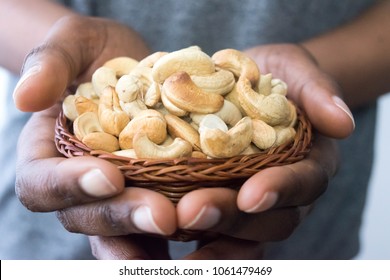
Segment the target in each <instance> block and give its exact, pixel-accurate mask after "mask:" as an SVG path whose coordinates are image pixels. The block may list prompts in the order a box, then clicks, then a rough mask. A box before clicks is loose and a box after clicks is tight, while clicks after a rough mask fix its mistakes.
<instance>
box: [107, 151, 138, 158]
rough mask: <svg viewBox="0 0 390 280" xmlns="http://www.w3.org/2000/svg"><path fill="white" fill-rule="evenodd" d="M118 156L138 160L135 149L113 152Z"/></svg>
mask: <svg viewBox="0 0 390 280" xmlns="http://www.w3.org/2000/svg"><path fill="white" fill-rule="evenodd" d="M112 153H113V154H114V155H116V156H121V157H128V158H137V155H136V154H135V151H134V149H126V150H118V151H114V152H112Z"/></svg>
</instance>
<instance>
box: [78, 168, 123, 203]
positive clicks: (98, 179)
mask: <svg viewBox="0 0 390 280" xmlns="http://www.w3.org/2000/svg"><path fill="white" fill-rule="evenodd" d="M79 184H80V187H81V189H82V190H83V191H84V192H85V193H86V194H88V195H91V196H94V197H105V196H109V195H113V194H115V193H116V192H117V189H116V188H115V186H114V185H113V184H112V183H111V182H110V181H109V180H108V179H107V177H106V176H105V175H104V174H103V172H102V171H101V170H100V169H92V170H90V171H88V172H87V173H85V174H84V175H83V176H82V177H80V179H79Z"/></svg>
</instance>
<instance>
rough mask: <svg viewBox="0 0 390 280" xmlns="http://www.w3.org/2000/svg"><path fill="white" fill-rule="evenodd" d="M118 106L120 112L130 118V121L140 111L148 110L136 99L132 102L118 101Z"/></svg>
mask: <svg viewBox="0 0 390 280" xmlns="http://www.w3.org/2000/svg"><path fill="white" fill-rule="evenodd" d="M119 104H120V106H121V108H122V110H123V111H124V112H126V114H127V115H128V116H129V117H130V119H134V118H135V116H136V115H138V114H139V113H140V112H141V111H143V110H147V109H148V107H146V105H145V104H144V102H143V101H142V100H141V99H138V98H137V99H136V100H134V101H132V102H123V101H119Z"/></svg>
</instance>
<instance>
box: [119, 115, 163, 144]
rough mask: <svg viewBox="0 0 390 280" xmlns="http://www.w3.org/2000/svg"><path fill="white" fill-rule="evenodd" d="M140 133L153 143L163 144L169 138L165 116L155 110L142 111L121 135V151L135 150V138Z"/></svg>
mask: <svg viewBox="0 0 390 280" xmlns="http://www.w3.org/2000/svg"><path fill="white" fill-rule="evenodd" d="M138 132H143V133H145V134H146V135H147V136H148V138H149V139H150V140H151V141H152V142H154V143H156V144H161V143H162V142H163V141H164V140H165V139H166V137H167V123H166V121H165V118H164V116H163V115H162V114H161V113H160V112H158V111H156V110H153V109H147V110H142V111H140V112H139V114H138V115H136V116H135V117H134V118H133V119H132V120H131V121H130V122H129V123H128V124H127V126H126V127H125V128H124V129H123V130H122V132H121V133H120V134H119V145H120V147H121V149H131V148H133V138H134V135H135V134H136V133H138Z"/></svg>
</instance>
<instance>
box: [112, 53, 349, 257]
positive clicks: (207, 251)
mask: <svg viewBox="0 0 390 280" xmlns="http://www.w3.org/2000/svg"><path fill="white" fill-rule="evenodd" d="M248 54H250V55H251V56H252V57H253V58H254V59H255V60H256V61H257V63H258V64H259V66H260V69H261V70H262V72H263V73H267V72H272V73H273V75H274V77H278V78H281V79H282V80H284V81H286V82H287V84H288V85H289V98H291V99H292V100H294V102H296V104H298V106H300V107H301V108H303V110H304V111H305V112H306V113H307V114H308V117H309V119H310V121H311V122H312V123H313V125H314V127H315V129H316V130H317V131H319V132H320V133H319V134H318V135H316V136H315V142H314V145H313V148H312V151H311V152H310V154H309V155H308V157H307V158H305V159H304V160H302V161H300V162H297V163H294V164H290V165H286V166H282V167H274V168H269V169H266V170H263V171H260V172H259V173H257V174H255V175H254V176H253V177H251V178H250V179H248V180H247V181H246V182H245V183H244V184H243V186H242V187H241V189H240V191H239V192H237V191H234V190H231V189H226V188H223V187H220V188H212V189H202V190H197V191H193V192H191V193H189V194H187V195H185V196H184V197H183V198H182V199H181V200H180V202H179V203H178V205H177V216H178V217H177V218H178V226H179V227H180V228H185V229H193V230H205V231H208V232H211V233H215V236H214V238H211V239H204V240H200V246H199V248H198V249H197V250H196V251H195V252H192V253H191V254H189V255H188V256H186V257H185V258H187V259H259V258H262V256H263V244H264V243H265V242H269V241H277V240H282V239H285V238H287V237H288V236H289V235H290V234H291V233H292V232H293V231H294V230H295V228H296V226H297V225H298V224H299V223H300V222H301V220H302V219H303V218H304V217H305V216H306V215H307V214H308V213H309V212H310V209H311V207H312V205H313V203H314V202H315V200H316V199H317V198H318V197H319V196H320V195H321V194H322V193H323V192H324V191H325V190H326V187H327V184H328V181H329V180H330V179H331V178H332V177H333V176H334V174H335V172H336V170H337V166H338V152H337V147H336V145H335V141H334V140H331V138H328V137H332V138H344V137H347V136H348V135H350V134H351V133H352V131H353V129H354V122H353V117H352V114H351V113H350V111H349V109H348V107H347V106H346V105H345V104H344V103H343V102H342V101H341V99H339V98H338V97H336V96H339V95H340V92H339V89H338V87H337V85H336V84H335V83H334V81H333V80H332V79H330V78H329V77H328V76H327V75H326V74H324V73H323V72H322V71H321V70H320V69H319V67H318V66H317V65H316V63H315V61H314V60H313V58H312V57H311V56H310V54H308V53H307V52H306V51H305V50H304V49H303V48H301V47H299V46H295V45H268V46H261V47H257V48H254V49H251V50H248ZM321 134H323V135H321ZM122 245H123V244H122ZM120 248H121V250H122V251H120V252H121V253H120V254H119V255H121V254H123V251H128V252H132V248H131V246H130V247H126V246H120ZM114 251H115V250H114ZM117 252H119V251H117ZM113 255H115V253H113V254H112V255H111V257H113ZM117 257H118V255H117Z"/></svg>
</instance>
